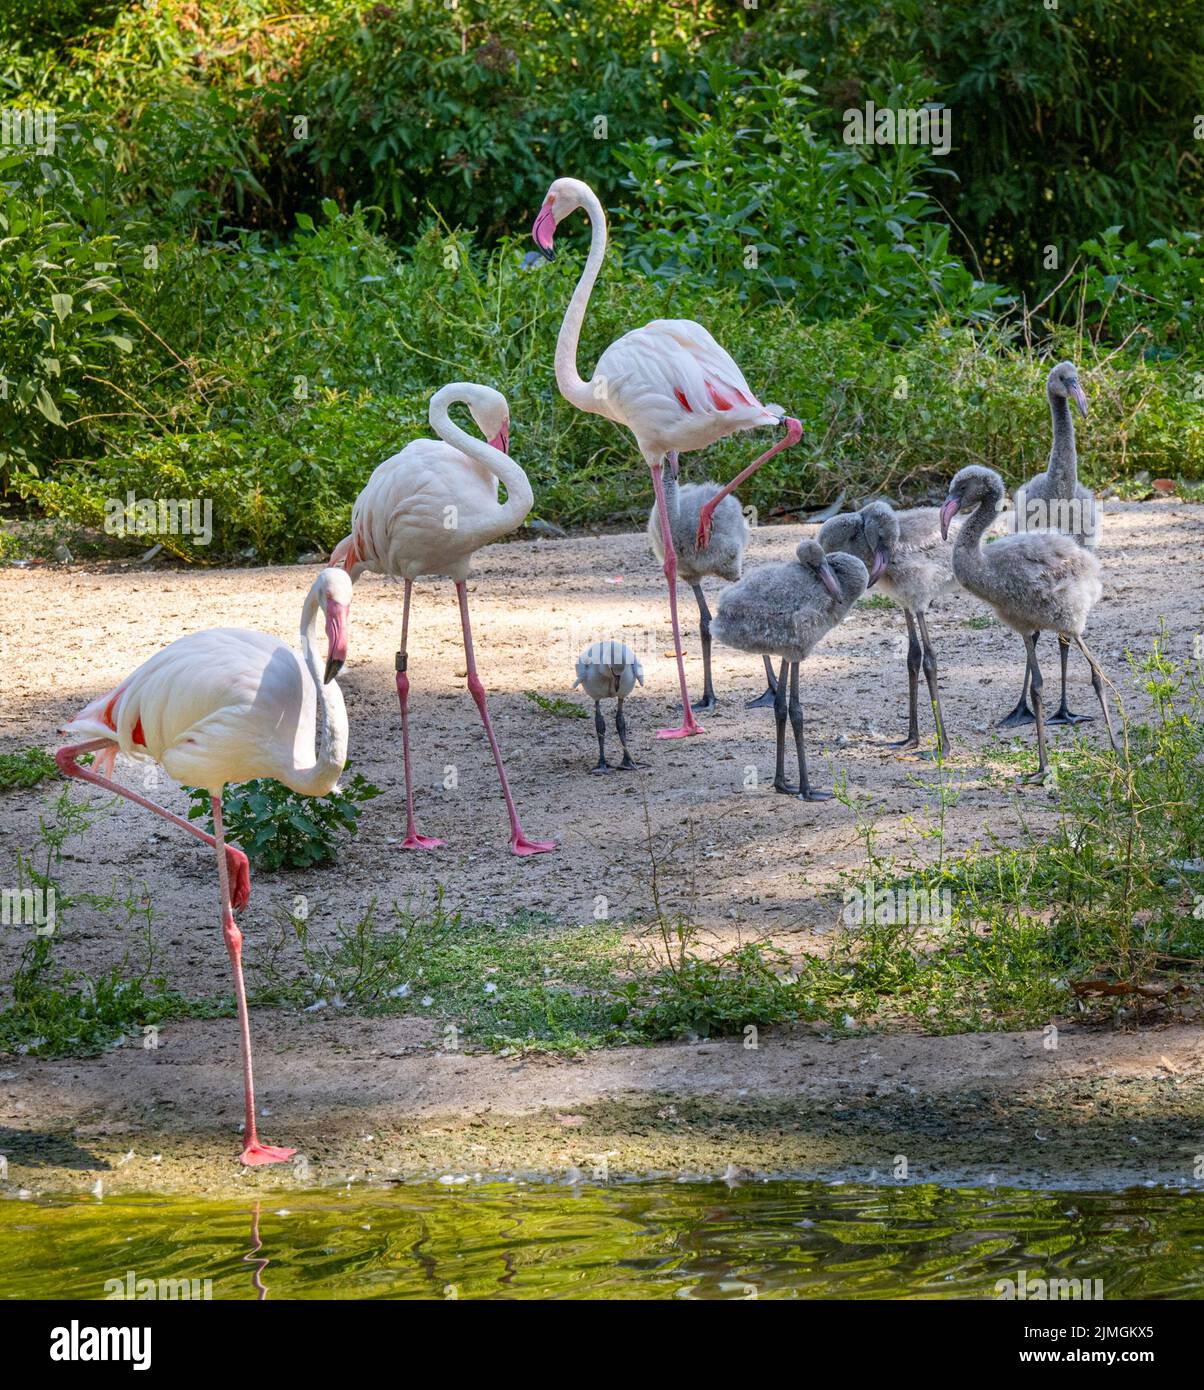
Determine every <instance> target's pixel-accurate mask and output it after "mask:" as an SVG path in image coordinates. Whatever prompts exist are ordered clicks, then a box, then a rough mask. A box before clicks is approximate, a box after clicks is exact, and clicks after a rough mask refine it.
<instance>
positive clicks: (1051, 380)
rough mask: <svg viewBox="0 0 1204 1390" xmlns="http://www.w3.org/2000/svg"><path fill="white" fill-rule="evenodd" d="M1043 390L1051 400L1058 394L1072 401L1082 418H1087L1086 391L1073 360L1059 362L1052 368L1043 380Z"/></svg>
mask: <svg viewBox="0 0 1204 1390" xmlns="http://www.w3.org/2000/svg"><path fill="white" fill-rule="evenodd" d="M1045 390H1046V393H1047V394H1048V396H1049V397H1050V399H1051V400H1052V399H1053V398H1054V397H1055V396H1059V397H1061V398H1062V399H1063V400H1068V401H1073V402H1074V403H1075V405H1076V406H1077V407H1078V411H1079V414H1080V415H1081V416H1082V417H1083V419H1084V420H1085V419H1086V418H1087V393H1086V392H1085V391H1084V390H1083V387H1082V385H1081V383H1080V382H1079V372H1078V368H1077V367H1076V366H1075V365H1074V363H1073V362H1059V363H1058V365H1057V366H1056V367H1054V368H1052V369H1051V371H1050V373H1049V376H1048V377H1047V378H1046V380H1045Z"/></svg>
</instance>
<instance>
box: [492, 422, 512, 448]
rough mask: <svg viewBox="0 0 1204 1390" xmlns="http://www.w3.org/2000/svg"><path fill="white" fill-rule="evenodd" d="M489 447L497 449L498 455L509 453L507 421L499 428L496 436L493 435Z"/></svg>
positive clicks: (508, 424)
mask: <svg viewBox="0 0 1204 1390" xmlns="http://www.w3.org/2000/svg"><path fill="white" fill-rule="evenodd" d="M489 447H490V448H491V449H497V450H498V451H499V452H500V453H503V454H508V453H509V452H510V421H509V420H507V421H506V422H505V424H503V426H502V427H501V429H500V430H498V432H497V434H495V435H494V436H493V438H492V439H491V440H490V441H489Z"/></svg>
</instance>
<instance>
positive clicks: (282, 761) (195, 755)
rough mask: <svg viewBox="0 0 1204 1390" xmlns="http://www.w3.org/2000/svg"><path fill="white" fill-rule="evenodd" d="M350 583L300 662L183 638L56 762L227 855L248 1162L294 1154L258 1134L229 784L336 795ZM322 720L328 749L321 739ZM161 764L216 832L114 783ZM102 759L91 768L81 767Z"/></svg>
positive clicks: (84, 717)
mask: <svg viewBox="0 0 1204 1390" xmlns="http://www.w3.org/2000/svg"><path fill="white" fill-rule="evenodd" d="M350 605H351V581H350V580H349V579H348V577H347V575H346V574H344V573H343V571H342V570H340V569H324V570H323V571H322V572H321V573H320V574H319V575H318V577H317V579H315V580H314V582H313V585H312V586H311V588H310V590H309V593H308V594H307V596H306V599H305V605H304V607H303V608H302V610H301V655H300V656H298V654H297V653H296V652H295V651H294V650H293V649H292V648H291V647H289V646H287V645H286V644H285V643H283V642H281V641H280V640H279V638H276V637H269V636H268V635H267V634H266V633H263V632H251V631H246V630H245V629H243V628H234V627H217V628H210V629H209V630H208V631H205V632H194V633H191V634H190V635H189V636H187V637H181V638H179V639H178V640H177V641H175V642H173V643H172V644H171V645H170V646H168V647H164V648H163V650H162V651H160V652H157V653H156V654H155V655H154V656H152V657H151V658H150V660H149V661H144V662H143V663H142V665H141V666H139V667H138V669H137V670H136V671H135V672H134V673H133V674H132V675H131V676H129V677H128V678H127V679H126V680H124V681H122V683H121V684H120V685H119V686H118V687H117V688H116V690H110V691H109V692H108V693H107V694H105V695H101V696H100V697H99V698H98V699H96V700H93V701H92V703H91V704H89V705H87V706H86V707H85V708H84V709H83V710H81V711H80V713H79V714H77V715H76V716H75V718H74V719H71V720H69V721H68V722H67V723H66V724H65V725H64V726H63V727H62V729H60V730H59V732H60V733H61V734H62V735H64V736H65V737H68V738H77V737H80V736H81V735H82V737H83V739H84V741H83V742H82V743H72V744H70V745H67V746H64V747H62V748H60V749H59V750H58V752H57V753H56V754H55V761H56V762H57V763H58V765H59V768H60V770H61V771H62V772H63V774H64V775H65V776H67V777H78V778H81V779H82V780H83V781H85V782H91V783H93V784H94V785H96V786H98V787H103V788H104V789H105V791H108V792H115V793H116V794H117V795H118V796H123V797H125V798H126V800H128V801H133V802H135V803H136V804H137V805H139V806H145V807H146V809H147V810H148V811H153V812H154V813H155V814H156V815H157V816H162V817H163V819H164V820H169V821H171V823H172V824H173V825H178V826H179V827H180V829H181V830H186V831H188V833H189V834H190V835H195V836H196V837H197V839H198V840H204V841H205V843H206V844H207V845H212V846H213V847H214V849H215V850H216V851H217V876H218V882H219V884H220V886H221V898H222V934H223V937H224V938H225V942H226V950H227V951H228V952H229V955H230V966H231V969H232V970H233V972H234V996H235V998H236V1000H237V1001H238V1027H239V1037H240V1041H241V1047H242V1072H243V1094H244V1099H245V1103H246V1131H245V1138H246V1147H245V1148H244V1149H243V1151H242V1161H243V1163H246V1164H252V1165H254V1164H262V1163H283V1162H284V1161H285V1160H286V1159H289V1158H291V1157H292V1156H293V1154H294V1153H295V1152H296V1150H295V1149H281V1148H273V1147H272V1146H271V1145H268V1144H261V1143H260V1142H259V1137H258V1135H257V1133H256V1129H255V1085H254V1081H253V1078H252V1074H251V1028H250V1023H249V1020H248V1018H247V995H246V989H245V987H244V985H243V975H242V932H241V931H240V930H239V929H238V927H237V926H236V925H235V923H234V913H235V912H241V911H242V909H243V908H244V907H246V905H247V899H248V898H249V897H250V895H251V875H250V872H249V869H248V865H247V856H246V855H245V854H243V852H242V851H241V850H239V849H235V848H234V847H233V846H232V845H227V844H226V842H225V838H224V835H223V831H222V788H223V787H224V786H225V784H226V783H227V782H247V781H250V780H251V779H252V778H256V777H273V778H275V779H276V781H278V782H283V783H284V785H285V786H286V787H291V788H292V790H293V791H295V792H300V793H301V794H302V795H304V796H325V795H326V794H327V792H330V791H332V790H333V789H334V788H335V786H336V785H337V784H338V780H339V774H340V773H341V772H342V771H343V766H344V764H345V763H346V761H347V711H346V708H345V707H344V705H343V696H342V692H341V691H340V690H339V687H338V684H337V682H336V681H335V676H337V675H338V673H339V671H340V669H341V668H342V665H343V663H344V661H346V659H347V614H348V609H349V607H350ZM323 615H324V616H325V622H326V640H327V656H326V668H325V671H321V670H319V667H318V657H317V654H316V651H315V644H316V642H317V640H318V623H319V621H320V620H321V618H322V617H323ZM319 717H320V718H321V725H322V730H321V741H320V744H319V747H318V751H317V755H316V757H315V754H314V738H315V734H316V732H317V724H318V720H319ZM119 752H120V753H128V754H131V755H133V756H135V757H139V758H149V759H153V760H154V761H155V762H157V763H158V764H159V765H160V767H162V768H163V770H164V772H166V773H167V774H168V776H169V777H174V778H175V780H176V781H177V782H179V783H181V784H182V785H183V786H187V787H203V788H204V789H205V790H206V791H207V792H208V793H209V804H210V806H211V807H212V810H213V834H212V835H207V834H206V833H205V832H204V831H203V830H202V829H201V828H200V827H199V826H197V825H193V824H192V822H191V821H187V820H185V819H184V818H183V817H182V816H177V815H174V814H173V813H172V812H171V811H168V810H167V809H166V808H165V807H163V806H159V805H157V804H156V803H155V802H153V801H151V800H149V799H148V798H147V797H145V796H140V795H139V794H138V793H137V792H135V791H131V790H130V789H129V788H128V787H123V786H122V785H121V784H120V783H118V782H114V781H113V780H112V772H113V764H114V762H115V760H116V758H117V754H118V753H119ZM84 753H93V754H94V755H95V757H94V759H93V762H92V766H91V767H81V766H80V765H79V763H78V761H77V759H78V758H79V757H80V756H81V755H82V754H84Z"/></svg>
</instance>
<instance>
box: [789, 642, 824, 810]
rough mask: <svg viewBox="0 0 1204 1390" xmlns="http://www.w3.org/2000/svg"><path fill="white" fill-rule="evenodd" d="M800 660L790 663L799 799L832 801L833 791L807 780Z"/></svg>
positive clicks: (791, 725)
mask: <svg viewBox="0 0 1204 1390" xmlns="http://www.w3.org/2000/svg"><path fill="white" fill-rule="evenodd" d="M798 666H799V664H798V662H797V661H792V662H791V663H790V705H789V710H790V727H791V729H792V730H793V731H794V747H795V751H796V752H797V753H798V799H799V800H800V801H831V799H832V793H831V792H821V791H818V790H816V788H815V787H813V786H812V785H811V783H810V782H809V781H808V780H807V751H806V749H805V748H804V747H803V707H802V705H801V704H800V703H799V698H798Z"/></svg>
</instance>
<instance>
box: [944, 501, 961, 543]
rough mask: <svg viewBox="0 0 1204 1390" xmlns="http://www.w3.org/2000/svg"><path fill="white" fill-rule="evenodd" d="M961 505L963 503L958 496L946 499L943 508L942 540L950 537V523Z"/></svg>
mask: <svg viewBox="0 0 1204 1390" xmlns="http://www.w3.org/2000/svg"><path fill="white" fill-rule="evenodd" d="M960 507H961V503H960V502H959V501H958V499H957V498H956V497H948V498H946V499H945V505H944V506H943V507H942V508H941V540H943V541H947V540H948V539H949V523H950V522H951V521H952V520H953V518H954V516H955V515H956V514H957V512H958V510H959V509H960Z"/></svg>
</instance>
